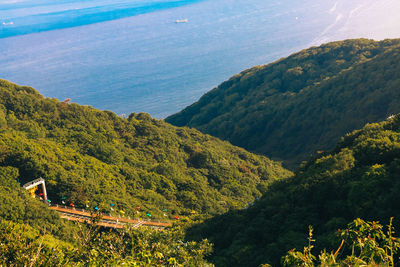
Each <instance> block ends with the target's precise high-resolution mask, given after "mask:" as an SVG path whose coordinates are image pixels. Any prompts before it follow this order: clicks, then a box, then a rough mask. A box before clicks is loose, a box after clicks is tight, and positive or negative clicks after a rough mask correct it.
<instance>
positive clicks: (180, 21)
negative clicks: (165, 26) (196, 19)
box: [175, 19, 189, 23]
mask: <svg viewBox="0 0 400 267" xmlns="http://www.w3.org/2000/svg"><path fill="white" fill-rule="evenodd" d="M188 22H189V20H188V19H177V20H175V23H188Z"/></svg>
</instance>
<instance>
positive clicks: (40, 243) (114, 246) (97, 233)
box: [0, 221, 212, 266]
mask: <svg viewBox="0 0 400 267" xmlns="http://www.w3.org/2000/svg"><path fill="white" fill-rule="evenodd" d="M183 237H184V235H183V229H182V228H181V227H179V226H176V227H173V228H170V229H165V230H163V231H160V230H153V229H148V228H129V229H124V230H120V231H115V232H105V231H102V230H101V229H100V228H98V227H93V226H88V227H85V226H83V227H81V230H80V231H79V232H78V233H77V235H76V237H75V241H76V242H75V244H70V243H66V242H63V241H61V240H59V239H55V238H54V237H53V236H51V235H49V234H46V233H43V232H39V231H38V230H36V229H34V228H32V227H30V226H27V225H24V224H17V223H13V222H9V221H0V266H121V265H127V266H212V265H211V264H209V263H207V262H206V261H205V260H204V257H205V256H207V255H208V254H209V253H210V252H211V245H210V244H209V243H208V241H207V240H202V241H200V242H194V241H189V242H183V241H182V239H183Z"/></svg>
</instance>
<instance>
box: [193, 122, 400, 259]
mask: <svg viewBox="0 0 400 267" xmlns="http://www.w3.org/2000/svg"><path fill="white" fill-rule="evenodd" d="M398 214H400V115H398V116H394V117H391V118H389V119H388V120H386V121H384V122H381V123H375V124H368V125H366V126H365V127H364V128H363V129H361V130H357V131H354V132H353V133H351V134H348V135H346V136H345V137H344V138H342V140H341V141H340V143H339V144H338V145H337V146H336V148H335V149H334V150H333V151H332V152H330V153H325V154H322V155H319V156H318V157H316V158H315V159H312V160H310V161H309V162H308V163H307V164H305V165H304V166H302V168H301V169H300V170H299V171H298V172H297V173H296V175H295V176H294V177H292V178H289V179H286V180H281V181H277V182H275V183H274V184H273V185H271V186H270V187H269V189H268V190H267V192H266V193H265V194H264V196H263V197H262V198H261V199H260V200H258V201H256V202H255V203H254V205H252V206H250V207H248V208H247V209H244V210H238V211H232V212H228V213H227V214H224V215H221V216H216V217H214V218H212V219H210V220H208V221H206V222H205V223H204V224H200V225H197V226H195V227H193V228H192V229H191V230H190V231H189V235H188V238H194V239H196V238H200V237H201V238H204V237H207V238H208V239H209V240H210V241H211V242H213V243H214V245H215V246H214V254H213V256H212V261H213V262H214V263H216V265H218V266H258V265H259V264H261V263H270V264H273V266H277V265H279V263H280V259H281V257H282V256H283V255H284V254H285V253H286V252H287V251H288V250H290V249H292V248H297V249H298V250H299V249H301V248H302V247H303V246H304V245H305V241H306V235H307V229H308V226H309V225H312V226H313V227H314V234H315V237H316V238H315V239H316V240H317V242H316V243H315V246H316V251H320V249H321V248H326V249H327V251H328V252H330V251H331V250H332V249H333V248H337V247H338V245H339V244H338V243H337V239H336V238H335V234H334V233H335V231H336V230H337V229H339V228H342V229H343V228H344V227H345V226H346V224H347V223H348V222H350V221H352V220H354V219H356V218H364V219H366V220H371V221H372V220H377V221H380V222H382V223H383V224H388V223H389V218H390V217H392V216H394V217H395V222H396V223H395V226H396V227H395V228H397V229H399V223H398V222H399V220H398V219H397V220H396V217H397V216H398Z"/></svg>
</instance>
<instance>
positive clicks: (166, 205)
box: [0, 80, 291, 220]
mask: <svg viewBox="0 0 400 267" xmlns="http://www.w3.org/2000/svg"><path fill="white" fill-rule="evenodd" d="M0 167H12V170H15V172H18V174H19V178H18V179H19V182H20V183H21V184H23V183H25V182H27V181H31V180H33V179H36V178H38V177H43V178H45V179H46V184H47V190H48V194H49V198H50V200H52V202H53V203H61V202H62V201H63V200H64V201H65V202H66V204H69V203H70V202H72V203H74V205H75V206H77V207H85V206H86V205H87V204H88V205H89V206H91V208H93V207H95V206H98V207H100V208H103V210H105V211H110V210H111V207H110V204H115V207H114V209H115V211H114V212H118V211H120V210H122V211H124V212H125V215H126V216H145V217H146V213H149V214H151V215H152V217H162V218H164V216H163V213H166V215H168V216H169V217H170V218H172V217H173V216H174V215H184V214H190V213H191V212H192V210H194V211H196V212H198V213H201V214H218V213H222V212H225V211H227V210H229V209H234V208H241V207H243V206H245V205H246V203H248V202H252V201H253V200H254V199H255V198H256V197H259V196H261V194H262V193H263V192H265V190H266V188H267V187H268V185H269V184H270V183H271V182H272V181H274V180H276V179H278V178H284V177H288V176H290V175H291V173H290V172H289V171H287V170H285V169H283V168H282V167H281V166H280V164H279V163H276V162H273V161H271V160H269V159H267V158H266V157H263V156H256V155H253V154H251V153H249V152H247V151H245V150H244V149H241V148H237V147H234V146H232V145H230V144H229V143H228V142H224V141H220V140H218V139H217V138H214V137H211V136H208V135H205V134H202V133H200V132H199V131H197V130H191V129H187V128H178V127H174V126H171V125H169V124H167V123H165V122H163V121H159V120H155V119H152V118H151V117H150V116H149V115H147V114H144V113H139V114H131V115H130V116H129V118H127V119H124V118H120V117H118V116H116V115H115V114H114V113H112V112H109V111H99V110H96V109H94V108H92V107H88V106H81V105H77V104H74V103H71V104H69V103H64V102H60V101H58V100H56V99H49V98H44V97H43V96H41V95H40V94H39V93H38V92H36V91H35V90H34V89H33V88H31V87H26V86H18V85H15V84H12V83H10V82H8V81H4V80H0ZM7 176H9V175H5V176H4V177H3V176H2V177H1V179H6V178H7ZM14 176H18V175H14ZM14 180H15V177H14ZM1 190H3V189H1ZM10 194H16V193H14V192H12V193H10ZM6 195H7V194H6ZM136 206H140V211H141V212H140V214H139V215H137V213H136ZM2 209H4V207H3V205H2V207H1V210H2ZM165 209H166V210H167V211H165ZM163 210H164V211H163ZM0 215H1V213H0ZM2 217H3V218H5V219H8V220H12V218H8V217H7V216H2Z"/></svg>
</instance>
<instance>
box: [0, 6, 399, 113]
mask: <svg viewBox="0 0 400 267" xmlns="http://www.w3.org/2000/svg"><path fill="white" fill-rule="evenodd" d="M5 1H7V0H0V24H1V25H0V30H1V31H3V32H4V29H5V28H7V27H9V28H10V29H11V28H12V27H15V28H18V27H19V26H21V27H22V26H23V27H25V28H24V29H29V31H30V32H32V33H31V34H25V35H15V36H11V37H7V38H0V78H3V79H7V80H10V81H13V82H15V83H18V84H24V85H30V86H32V87H34V88H36V89H37V90H39V92H40V93H42V94H43V95H45V96H47V97H56V98H58V99H60V100H63V99H65V98H71V99H72V101H73V102H76V103H79V104H84V105H91V106H94V107H96V108H99V109H107V110H112V111H114V112H116V113H117V114H122V113H124V114H129V113H130V112H148V113H150V114H151V115H152V116H155V117H157V118H163V117H165V116H167V115H170V114H172V113H175V112H177V111H179V110H181V109H182V108H184V107H185V106H187V105H189V104H191V103H193V102H194V101H196V100H197V99H198V98H199V97H200V96H201V95H202V94H204V93H205V92H207V91H209V90H210V89H212V88H213V87H214V86H216V85H218V84H219V83H221V82H223V81H224V80H226V79H228V78H229V77H230V76H232V75H234V74H235V73H238V72H240V71H241V70H244V69H246V68H249V67H251V66H254V65H259V64H266V63H268V62H271V61H273V60H276V59H279V58H280V57H283V56H288V55H289V54H290V53H292V52H295V51H298V50H300V49H303V48H307V47H309V46H311V45H319V44H321V43H323V42H327V41H332V40H339V39H344V38H358V37H366V38H375V39H383V38H390V37H391V38H393V37H400V24H399V20H398V19H397V17H398V16H397V14H398V13H399V11H400V3H398V0H382V1H379V2H378V1H374V0H353V1H345V0H326V1H315V0H299V1H291V0H280V1H266V0H203V1H160V0H159V1H149V0H147V1H128V0H114V1H110V0H87V1H77V0H72V1H71V0H60V1H57V2H49V1H47V0H35V1H19V0H13V1H12V2H9V3H6V2H5ZM135 5H136V6H135ZM135 8H136V10H135ZM139 11H140V12H139ZM91 12H92V13H91ZM135 12H136V13H135ZM54 14H56V15H54ZM112 14H114V15H112ZM113 16H116V17H113ZM118 16H119V17H118ZM24 18H25V19H24ZM116 18H118V19H116ZM184 19H187V20H188V22H187V23H176V20H184ZM66 21H67V22H68V21H69V23H71V24H68V25H67V26H68V27H70V28H65V25H66ZM377 21H379V23H376V22H377ZM3 22H4V23H3ZM10 22H13V23H12V24H10ZM93 22H97V23H93ZM20 23H21V25H19V24H20ZM3 24H4V25H3ZM35 25H39V26H38V27H36V26H35ZM40 25H42V26H40ZM43 25H45V26H46V27H47V28H46V31H42V30H43V29H44V28H43V27H44V26H43ZM77 25H80V26H77ZM35 27H36V28H35ZM21 29H22V28H21ZM1 31H0V36H1V34H2V32H1ZM10 32H11V30H9V31H8V33H10ZM20 33H23V31H21V32H19V33H18V34H20ZM3 34H4V33H3ZM4 36H5V35H4Z"/></svg>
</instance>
